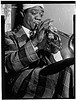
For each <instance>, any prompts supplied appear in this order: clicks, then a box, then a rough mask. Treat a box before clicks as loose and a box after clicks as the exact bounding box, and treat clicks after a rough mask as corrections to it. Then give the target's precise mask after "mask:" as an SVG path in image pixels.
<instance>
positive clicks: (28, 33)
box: [22, 26, 31, 38]
mask: <svg viewBox="0 0 76 100" xmlns="http://www.w3.org/2000/svg"><path fill="white" fill-rule="evenodd" d="M22 28H23V30H24V31H25V33H26V35H27V37H28V38H30V32H31V31H30V30H29V29H28V28H26V27H24V26H22Z"/></svg>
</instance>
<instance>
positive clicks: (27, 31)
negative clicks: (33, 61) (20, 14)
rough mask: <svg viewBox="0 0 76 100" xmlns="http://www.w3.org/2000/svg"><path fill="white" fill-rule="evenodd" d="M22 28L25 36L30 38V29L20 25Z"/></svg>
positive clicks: (35, 48)
mask: <svg viewBox="0 0 76 100" xmlns="http://www.w3.org/2000/svg"><path fill="white" fill-rule="evenodd" d="M22 28H23V30H24V31H25V33H26V35H27V37H28V38H30V32H31V31H30V30H29V29H28V28H26V27H24V26H22ZM32 46H33V45H32ZM33 48H34V50H35V51H36V50H37V49H38V47H34V46H33Z"/></svg>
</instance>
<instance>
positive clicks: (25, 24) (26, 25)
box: [23, 23, 31, 30]
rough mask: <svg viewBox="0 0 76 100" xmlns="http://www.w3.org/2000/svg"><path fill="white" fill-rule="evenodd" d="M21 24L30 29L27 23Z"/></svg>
mask: <svg viewBox="0 0 76 100" xmlns="http://www.w3.org/2000/svg"><path fill="white" fill-rule="evenodd" d="M23 26H24V27H26V28H27V29H29V30H31V28H30V26H29V25H28V24H27V23H23Z"/></svg>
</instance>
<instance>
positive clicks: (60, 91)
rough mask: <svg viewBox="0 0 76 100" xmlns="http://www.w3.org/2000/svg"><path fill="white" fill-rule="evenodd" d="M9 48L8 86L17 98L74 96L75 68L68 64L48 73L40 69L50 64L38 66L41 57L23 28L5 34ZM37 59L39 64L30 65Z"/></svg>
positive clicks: (6, 61)
mask: <svg viewBox="0 0 76 100" xmlns="http://www.w3.org/2000/svg"><path fill="white" fill-rule="evenodd" d="M5 50H6V51H5V65H6V68H7V70H8V86H9V91H11V92H10V93H12V95H13V96H14V98H72V97H73V96H74V94H72V93H73V92H74V91H73V87H74V84H73V83H74V81H73V80H74V79H73V72H72V68H71V67H67V68H66V69H65V70H62V71H61V72H58V73H56V74H53V75H50V74H48V73H47V75H41V74H40V71H41V70H42V69H44V68H45V67H46V66H43V67H41V68H40V67H39V66H38V60H39V57H38V55H37V53H36V52H35V51H34V48H33V46H32V43H31V41H30V40H28V37H27V36H26V33H25V32H24V30H23V29H22V28H20V29H19V30H18V31H17V32H16V33H15V32H7V33H6V34H5ZM51 59H52V58H51ZM35 61H37V62H36V63H37V64H36V63H35V64H34V65H33V66H34V67H32V68H30V66H31V63H32V62H35ZM52 63H53V62H52ZM36 65H37V67H36ZM72 67H74V66H72ZM70 91H71V94H70Z"/></svg>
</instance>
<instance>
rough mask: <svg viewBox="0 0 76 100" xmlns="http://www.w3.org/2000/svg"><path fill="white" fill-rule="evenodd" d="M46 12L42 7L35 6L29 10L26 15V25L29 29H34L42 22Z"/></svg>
mask: <svg viewBox="0 0 76 100" xmlns="http://www.w3.org/2000/svg"><path fill="white" fill-rule="evenodd" d="M43 14H44V10H43V8H42V7H40V6H35V7H32V8H30V9H28V11H27V13H25V14H24V25H25V27H27V28H29V29H32V30H33V29H34V28H35V25H37V24H39V23H40V22H41V19H42V16H43Z"/></svg>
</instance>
